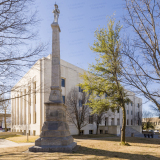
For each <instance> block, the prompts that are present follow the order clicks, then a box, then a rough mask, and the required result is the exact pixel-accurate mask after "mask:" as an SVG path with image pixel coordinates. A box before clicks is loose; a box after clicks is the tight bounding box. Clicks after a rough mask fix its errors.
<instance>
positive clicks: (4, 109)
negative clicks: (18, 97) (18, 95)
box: [0, 96, 11, 132]
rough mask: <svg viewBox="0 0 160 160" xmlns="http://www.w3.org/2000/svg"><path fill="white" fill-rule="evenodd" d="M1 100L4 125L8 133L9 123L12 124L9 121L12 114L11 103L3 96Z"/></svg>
mask: <svg viewBox="0 0 160 160" xmlns="http://www.w3.org/2000/svg"><path fill="white" fill-rule="evenodd" d="M0 99H1V102H0V113H2V114H3V118H4V124H5V132H7V128H8V126H7V123H9V122H10V123H11V121H10V120H9V119H7V117H8V115H9V114H10V112H11V108H10V101H9V100H5V99H7V98H5V97H4V96H1V97H0ZM3 99H4V100H3ZM9 117H10V116H9Z"/></svg>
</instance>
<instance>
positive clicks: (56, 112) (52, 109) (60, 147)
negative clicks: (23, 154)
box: [29, 102, 77, 152]
mask: <svg viewBox="0 0 160 160" xmlns="http://www.w3.org/2000/svg"><path fill="white" fill-rule="evenodd" d="M45 105H46V121H45V122H44V124H43V127H42V132H41V134H40V138H38V139H37V140H36V141H35V146H33V147H30V148H29V151H31V152H72V150H73V148H74V147H75V146H76V145H77V143H75V142H74V139H73V137H72V136H71V135H70V132H69V126H68V124H67V122H66V106H65V105H64V104H63V103H53V102H48V103H45Z"/></svg>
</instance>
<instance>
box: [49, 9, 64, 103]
mask: <svg viewBox="0 0 160 160" xmlns="http://www.w3.org/2000/svg"><path fill="white" fill-rule="evenodd" d="M53 13H54V22H53V23H52V24H51V27H52V69H51V93H50V97H49V101H51V102H56V103H62V95H61V69H60V38H59V32H60V27H59V25H58V17H59V13H60V11H59V9H58V7H57V6H56V7H55V10H54V11H53Z"/></svg>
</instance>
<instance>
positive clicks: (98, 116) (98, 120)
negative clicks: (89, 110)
mask: <svg viewBox="0 0 160 160" xmlns="http://www.w3.org/2000/svg"><path fill="white" fill-rule="evenodd" d="M104 118H105V112H103V111H102V112H100V113H99V114H94V118H93V119H94V122H95V123H96V126H97V130H96V134H98V129H99V124H101V123H102V120H103V119H104Z"/></svg>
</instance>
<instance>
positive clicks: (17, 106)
mask: <svg viewBox="0 0 160 160" xmlns="http://www.w3.org/2000/svg"><path fill="white" fill-rule="evenodd" d="M16 99H17V122H16V124H17V125H19V94H18V93H17V98H16Z"/></svg>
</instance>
